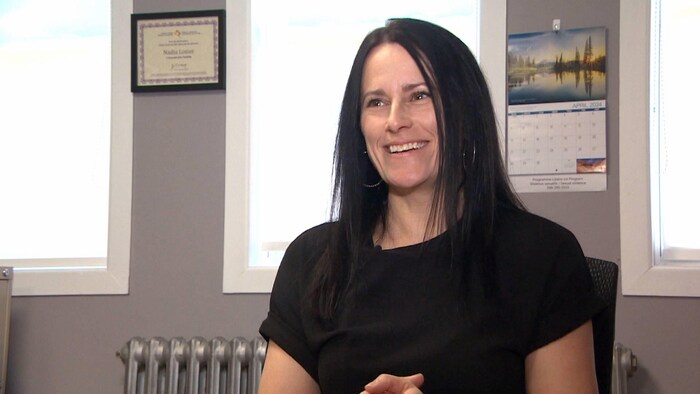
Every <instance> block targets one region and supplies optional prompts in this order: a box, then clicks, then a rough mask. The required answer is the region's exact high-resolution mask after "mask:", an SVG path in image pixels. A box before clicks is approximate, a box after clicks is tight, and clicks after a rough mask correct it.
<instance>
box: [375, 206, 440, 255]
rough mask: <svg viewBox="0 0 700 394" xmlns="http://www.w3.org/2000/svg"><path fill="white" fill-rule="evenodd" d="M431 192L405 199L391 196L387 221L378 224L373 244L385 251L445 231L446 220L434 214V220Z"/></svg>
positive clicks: (416, 242) (411, 243)
mask: <svg viewBox="0 0 700 394" xmlns="http://www.w3.org/2000/svg"><path fill="white" fill-rule="evenodd" d="M432 204H433V196H432V193H431V194H430V195H424V196H416V195H411V196H402V195H396V194H392V193H389V196H388V199H387V210H386V218H385V222H384V223H378V224H377V227H376V229H375V232H374V243H375V245H380V246H381V247H382V248H383V249H394V248H399V247H402V246H408V245H415V244H418V243H421V242H423V241H425V240H428V239H431V238H434V237H436V236H437V235H439V234H441V233H443V232H444V231H445V228H444V221H442V220H439V218H440V215H435V216H434V217H433V220H431V215H430V211H431V206H432Z"/></svg>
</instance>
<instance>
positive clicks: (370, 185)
mask: <svg viewBox="0 0 700 394" xmlns="http://www.w3.org/2000/svg"><path fill="white" fill-rule="evenodd" d="M362 154H363V155H364V156H365V158H367V161H369V157H367V151H364V152H362ZM371 165H372V163H371V162H370V166H371ZM382 182H384V179H382V178H381V177H380V178H379V181H378V182H377V183H374V184H367V183H364V182H363V183H362V186H363V187H366V188H368V189H372V188H375V187H377V186H379V185H381V184H382Z"/></svg>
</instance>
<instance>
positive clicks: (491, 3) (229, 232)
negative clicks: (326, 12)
mask: <svg viewBox="0 0 700 394" xmlns="http://www.w3.org/2000/svg"><path fill="white" fill-rule="evenodd" d="M250 1H252V0H244V1H234V0H226V9H227V14H228V17H227V22H226V23H227V26H226V31H227V35H228V36H229V38H228V39H227V42H228V45H229V51H228V53H230V54H236V56H230V57H229V59H227V65H226V67H227V70H226V73H227V75H228V76H229V88H228V89H227V90H226V167H225V168H226V176H225V177H226V179H225V208H224V259H223V292H224V293H269V292H270V291H271V290H272V284H273V282H274V279H275V276H276V274H277V267H250V266H248V244H249V240H250V238H249V234H248V228H249V223H250V214H249V209H250V201H249V193H248V190H249V186H250V180H249V179H248V174H249V171H250V167H249V160H250V152H249V143H250V140H249V136H248V131H249V130H250V111H249V102H250V100H249V97H250V73H251V70H250V56H251V48H250V25H251V20H250ZM506 3H507V1H506V0H488V1H486V0H482V1H481V4H480V6H479V9H480V15H481V27H480V34H479V41H480V42H479V44H478V48H476V51H477V52H478V53H480V55H479V58H480V63H481V66H482V69H483V71H484V75H485V77H486V80H487V81H488V82H489V86H490V87H491V94H492V98H493V101H494V103H495V111H496V117H497V120H498V122H499V124H500V125H501V135H500V138H501V140H503V133H502V128H503V127H505V110H506V106H505V102H506V101H505V97H506V88H505V75H506V69H505V57H506V41H507V38H506ZM233 87H235V88H233ZM501 145H503V144H501ZM502 149H503V147H502Z"/></svg>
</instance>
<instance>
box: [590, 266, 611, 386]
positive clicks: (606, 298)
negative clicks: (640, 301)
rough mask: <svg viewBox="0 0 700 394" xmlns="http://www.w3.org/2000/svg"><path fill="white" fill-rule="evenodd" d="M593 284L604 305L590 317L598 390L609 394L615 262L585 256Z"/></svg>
mask: <svg viewBox="0 0 700 394" xmlns="http://www.w3.org/2000/svg"><path fill="white" fill-rule="evenodd" d="M586 260H587V261H588V268H589V269H590V271H591V277H592V278H593V287H594V289H595V292H596V293H597V294H598V296H599V297H600V298H601V299H602V300H603V302H604V304H605V308H603V309H602V310H601V311H600V312H598V314H596V315H595V316H593V319H592V320H593V347H594V351H595V373H596V378H597V379H598V392H599V393H601V394H609V393H610V390H611V385H612V362H613V346H614V342H615V306H616V304H617V276H618V267H617V264H615V263H613V262H612V261H606V260H601V259H596V258H593V257H586Z"/></svg>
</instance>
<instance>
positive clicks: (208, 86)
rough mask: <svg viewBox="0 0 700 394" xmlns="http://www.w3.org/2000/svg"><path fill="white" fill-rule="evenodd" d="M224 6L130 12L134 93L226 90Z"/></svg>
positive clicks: (132, 88) (132, 89) (132, 85)
mask: <svg viewBox="0 0 700 394" xmlns="http://www.w3.org/2000/svg"><path fill="white" fill-rule="evenodd" d="M225 17H226V13H225V10H204V11H185V12H164V13H148V14H132V15H131V91H132V92H167V91H187V90H224V89H226V45H225V41H226V30H225V27H226V21H225Z"/></svg>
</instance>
